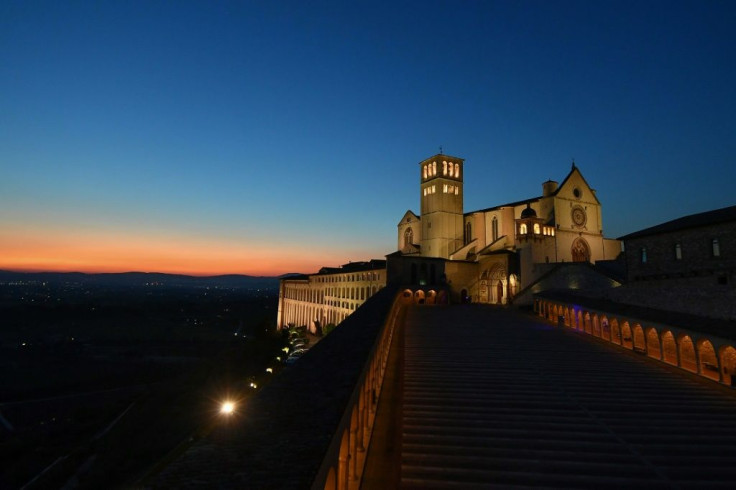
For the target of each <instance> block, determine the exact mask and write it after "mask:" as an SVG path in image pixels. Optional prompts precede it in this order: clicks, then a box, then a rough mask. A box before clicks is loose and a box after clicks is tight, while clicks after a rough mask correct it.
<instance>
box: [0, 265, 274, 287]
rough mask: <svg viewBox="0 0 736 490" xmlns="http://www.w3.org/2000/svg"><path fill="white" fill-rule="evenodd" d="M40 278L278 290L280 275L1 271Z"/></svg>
mask: <svg viewBox="0 0 736 490" xmlns="http://www.w3.org/2000/svg"><path fill="white" fill-rule="evenodd" d="M14 281H39V282H48V283H71V282H73V283H81V284H89V285H96V286H116V287H136V286H145V285H147V284H151V283H157V284H160V285H162V286H170V287H225V288H244V289H276V288H278V285H279V278H278V277H268V276H247V275H242V274H226V275H221V276H203V277H200V276H187V275H183V274H164V273H161V272H122V273H103V274H85V273H82V272H13V271H4V270H0V283H4V282H14Z"/></svg>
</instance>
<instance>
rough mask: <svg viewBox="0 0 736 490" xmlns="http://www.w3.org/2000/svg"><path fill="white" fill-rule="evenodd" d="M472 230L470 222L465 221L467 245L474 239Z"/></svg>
mask: <svg viewBox="0 0 736 490" xmlns="http://www.w3.org/2000/svg"><path fill="white" fill-rule="evenodd" d="M471 231H472V229H471V227H470V223H465V244H466V245H467V244H468V243H470V242H471V241H472V240H473V238H472V234H471Z"/></svg>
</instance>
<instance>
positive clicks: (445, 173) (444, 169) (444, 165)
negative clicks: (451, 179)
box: [442, 162, 447, 175]
mask: <svg viewBox="0 0 736 490" xmlns="http://www.w3.org/2000/svg"><path fill="white" fill-rule="evenodd" d="M442 175H447V162H442Z"/></svg>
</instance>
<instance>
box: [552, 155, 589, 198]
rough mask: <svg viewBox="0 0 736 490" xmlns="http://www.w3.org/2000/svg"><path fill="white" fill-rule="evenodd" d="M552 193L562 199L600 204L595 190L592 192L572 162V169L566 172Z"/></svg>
mask: <svg viewBox="0 0 736 490" xmlns="http://www.w3.org/2000/svg"><path fill="white" fill-rule="evenodd" d="M554 195H555V196H556V197H560V198H563V199H570V200H577V201H581V202H588V203H595V204H600V201H598V197H596V195H595V192H593V189H592V188H591V187H590V185H588V182H587V181H586V180H585V177H583V174H582V173H581V172H580V170H579V169H578V168H577V167H576V166H575V164H574V163H573V164H572V170H570V173H569V174H567V177H565V180H563V181H562V184H560V186H559V187H558V188H557V190H556V191H555V194H554Z"/></svg>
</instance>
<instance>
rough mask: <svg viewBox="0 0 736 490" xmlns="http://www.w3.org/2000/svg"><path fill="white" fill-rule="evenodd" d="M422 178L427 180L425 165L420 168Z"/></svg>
mask: <svg viewBox="0 0 736 490" xmlns="http://www.w3.org/2000/svg"><path fill="white" fill-rule="evenodd" d="M422 176H423V177H424V178H425V179H426V178H427V166H426V165H425V166H424V167H422Z"/></svg>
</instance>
